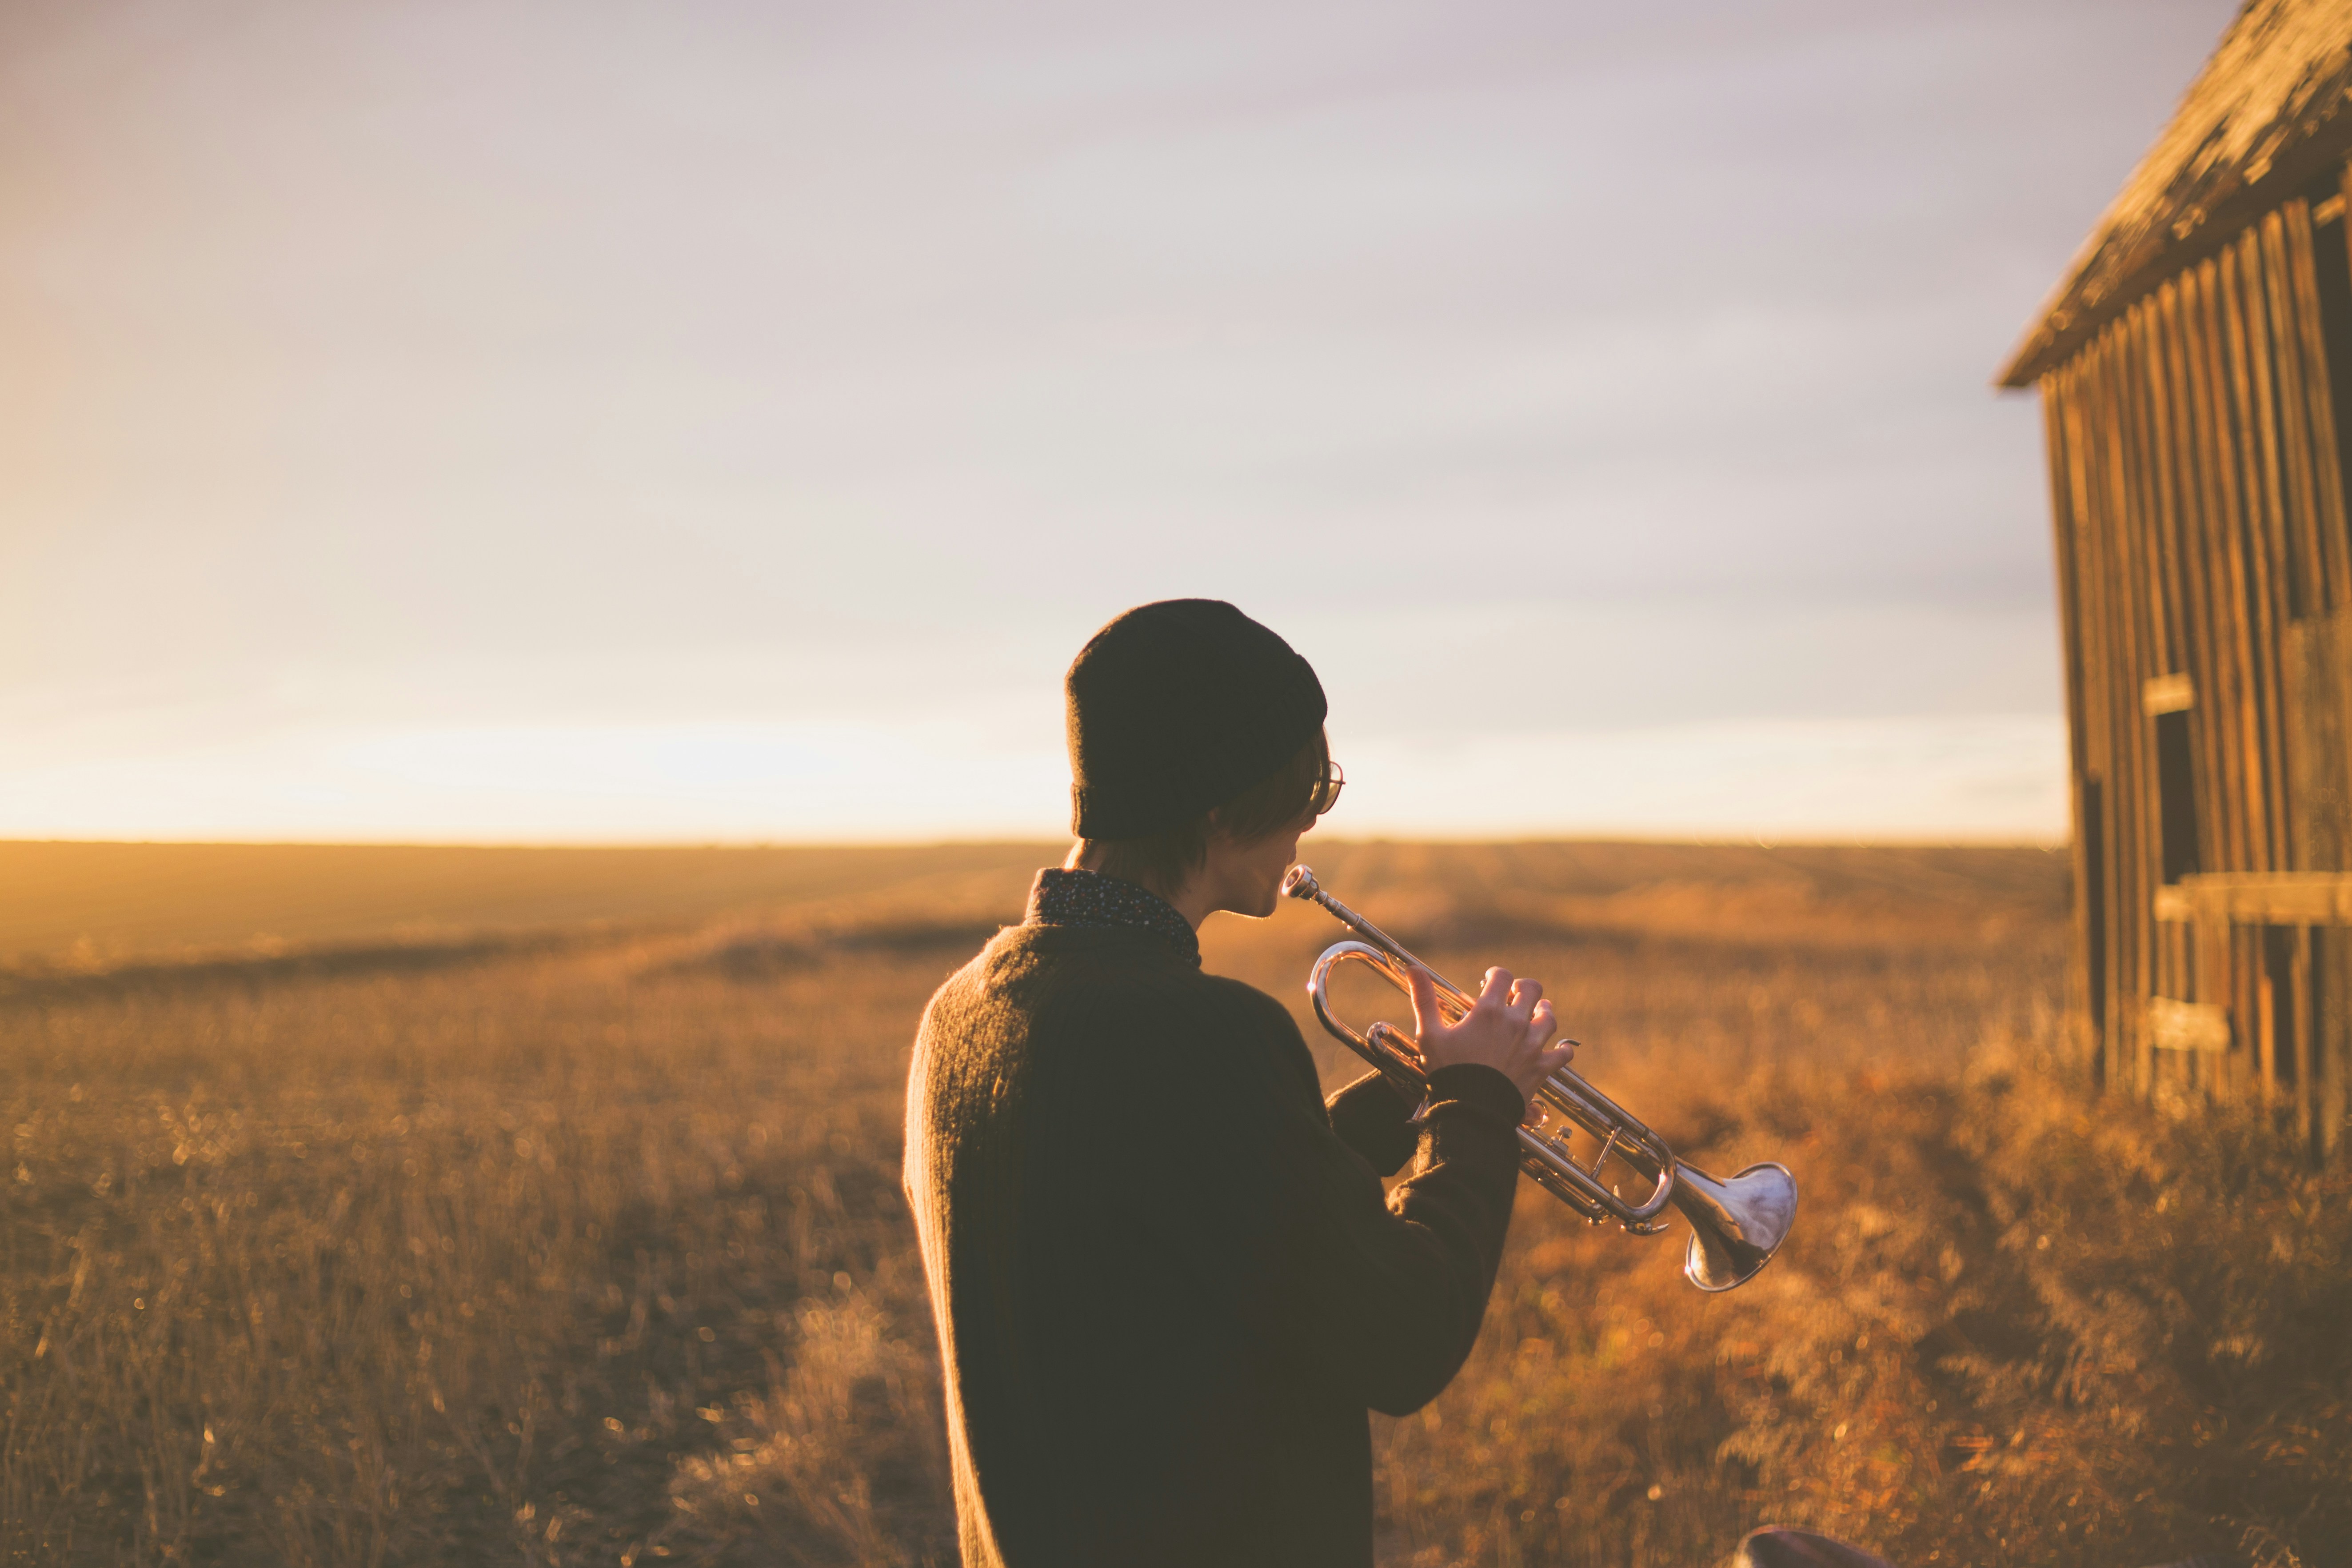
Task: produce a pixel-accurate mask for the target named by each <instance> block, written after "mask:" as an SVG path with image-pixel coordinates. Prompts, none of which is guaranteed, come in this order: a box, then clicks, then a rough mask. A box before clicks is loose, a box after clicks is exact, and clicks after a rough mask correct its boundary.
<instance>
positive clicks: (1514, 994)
mask: <svg viewBox="0 0 2352 1568" xmlns="http://www.w3.org/2000/svg"><path fill="white" fill-rule="evenodd" d="M1542 1000H1543V982H1542V981H1540V980H1520V981H1516V982H1514V983H1513V984H1512V986H1511V1005H1512V1006H1514V1007H1532V1006H1534V1005H1536V1004H1537V1003H1538V1002H1540V1001H1542Z"/></svg>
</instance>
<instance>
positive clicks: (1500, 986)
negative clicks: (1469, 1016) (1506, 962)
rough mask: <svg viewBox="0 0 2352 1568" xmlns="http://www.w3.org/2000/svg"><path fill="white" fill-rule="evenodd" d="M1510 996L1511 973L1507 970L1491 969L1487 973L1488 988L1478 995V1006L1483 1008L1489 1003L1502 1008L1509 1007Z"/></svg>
mask: <svg viewBox="0 0 2352 1568" xmlns="http://www.w3.org/2000/svg"><path fill="white" fill-rule="evenodd" d="M1510 996H1511V972H1510V971H1509V970H1507V969H1490V970H1488V971H1486V988H1485V989H1484V990H1482V991H1480V992H1479V993H1478V1005H1480V1006H1482V1007H1483V1006H1486V1005H1487V1004H1489V1003H1495V1004H1497V1005H1502V1006H1508V1005H1510Z"/></svg>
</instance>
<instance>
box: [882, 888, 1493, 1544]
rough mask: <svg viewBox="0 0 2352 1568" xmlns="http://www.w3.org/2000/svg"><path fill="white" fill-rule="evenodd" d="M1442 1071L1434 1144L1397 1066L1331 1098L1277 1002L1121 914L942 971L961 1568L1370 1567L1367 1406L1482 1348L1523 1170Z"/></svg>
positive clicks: (912, 1105)
mask: <svg viewBox="0 0 2352 1568" xmlns="http://www.w3.org/2000/svg"><path fill="white" fill-rule="evenodd" d="M1433 1090H1434V1093H1435V1097H1436V1101H1435V1105H1434V1108H1433V1110H1432V1112H1431V1114H1430V1116H1429V1117H1428V1118H1427V1120H1426V1122H1425V1124H1424V1125H1423V1127H1422V1128H1420V1129H1418V1130H1416V1129H1413V1128H1412V1127H1411V1126H1409V1125H1408V1124H1407V1122H1406V1120H1405V1115H1406V1110H1405V1107H1404V1106H1403V1105H1402V1102H1401V1101H1400V1100H1399V1099H1398V1097H1397V1096H1396V1095H1395V1093H1394V1092H1393V1091H1391V1089H1389V1087H1388V1086H1387V1085H1386V1084H1385V1083H1384V1082H1382V1081H1381V1079H1379V1078H1377V1077H1373V1078H1370V1079H1364V1080H1362V1081H1360V1082H1359V1083H1357V1084H1355V1085H1353V1086H1351V1087H1350V1088H1349V1089H1346V1090H1343V1091H1342V1092H1341V1093H1340V1094H1339V1095H1338V1096H1336V1097H1334V1100H1333V1101H1332V1103H1331V1105H1330V1106H1329V1107H1328V1108H1327V1107H1326V1105H1325V1103H1324V1101H1323V1099H1322V1095H1321V1090H1320V1089H1319V1086H1318V1082H1317V1079H1316V1073H1315V1066H1314V1061H1313V1058H1311V1057H1310V1056H1309V1055H1308V1053H1307V1047H1306V1043H1305V1042H1304V1041H1303V1040H1301V1039H1300V1037H1299V1035H1298V1028H1297V1025H1296V1024H1295V1023H1293V1022H1292V1020H1291V1017H1290V1015H1289V1013H1288V1012H1287V1011H1286V1010H1285V1009H1284V1008H1283V1006H1282V1005H1280V1004H1279V1003H1277V1002H1276V1001H1275V1000H1274V999H1273V998H1272V997H1269V996H1267V995H1265V994H1263V993H1261V992H1258V991H1255V990H1253V989H1251V988H1250V987H1248V986H1246V985H1244V984H1240V983H1238V982H1236V981H1232V980H1225V979H1220V978H1216V977H1213V976H1210V975H1206V974H1203V973H1201V971H1200V970H1199V968H1198V967H1197V965H1196V963H1194V962H1193V961H1192V960H1191V959H1189V958H1188V957H1187V956H1186V955H1185V954H1183V953H1182V952H1179V951H1178V950H1177V948H1176V947H1175V946H1174V945H1172V944H1171V942H1169V941H1167V940H1165V939H1164V938H1163V937H1162V936H1160V935H1157V934H1154V933H1152V932H1151V931H1144V930H1139V929H1134V928H1131V927H1130V928H1128V929H1098V928H1097V929H1088V928H1085V927H1076V926H1052V925H1041V924H1038V923H1035V921H1034V919H1033V921H1032V922H1031V923H1028V924H1024V925H1021V926H1015V927H1013V928H1010V929H1008V930H1006V931H1002V932H1000V933H999V934H998V935H997V937H996V938H995V940H994V941H992V942H990V943H989V944H988V946H987V947H986V948H985V949H983V950H982V952H981V953H980V955H979V956H978V957H976V958H974V959H973V960H972V961H971V963H968V964H966V965H965V966H964V967H963V968H962V969H961V971H959V972H958V973H956V974H955V975H953V976H952V977H950V979H949V981H948V982H947V984H944V985H942V986H941V987H940V990H939V993H938V994H936V995H935V996H933V997H932V998H931V1004H930V1006H929V1009H927V1010H926V1012H925V1014H924V1016H923V1023H922V1028H921V1032H920V1034H919V1036H918V1037H917V1040H916V1047H915V1059H914V1069H913V1073H912V1075H911V1078H910V1080H909V1082H908V1109H907V1172H906V1175H907V1191H908V1198H909V1200H910V1201H911V1203H912V1205H913V1207H914V1213H915V1221H916V1226H917V1228H918V1230H919V1234H920V1236H921V1240H922V1247H923V1262H924V1267H925V1268H926V1269H927V1271H928V1273H929V1279H930V1289H931V1304H932V1310H933V1312H934V1314H935V1317H936V1320H937V1322H938V1327H939V1336H940V1356H941V1360H942V1363H943V1364H944V1367H945V1371H946V1377H947V1416H948V1436H949V1443H950V1453H951V1457H952V1460H953V1465H954V1474H955V1492H956V1511H957V1516H958V1520H959V1524H960V1529H961V1538H962V1545H963V1557H964V1562H965V1563H966V1564H967V1565H968V1568H997V1565H1000V1564H1001V1565H1005V1568H1063V1565H1081V1564H1086V1565H1092V1564H1101V1565H1103V1568H1126V1565H1130V1564H1133V1565H1146V1564H1159V1563H1165V1564H1178V1563H1181V1564H1187V1565H1199V1568H1212V1565H1217V1568H1222V1565H1229V1564H1230V1565H1244V1564H1251V1563H1265V1564H1269V1565H1271V1564H1277V1563H1278V1564H1284V1565H1286V1568H1306V1565H1313V1564H1326V1563H1328V1564H1333V1565H1340V1564H1345V1565H1347V1568H1364V1565H1366V1564H1369V1563H1370V1562H1371V1560H1372V1490H1371V1440H1370V1422H1369V1420H1368V1418H1367V1416H1366V1415H1365V1411H1366V1409H1367V1407H1369V1408H1371V1409H1376V1410H1381V1411H1384V1412H1387V1413H1390V1414H1392V1415H1402V1414H1404V1413H1406V1412H1408V1411H1412V1410H1414V1409H1417V1408H1418V1407H1419V1406H1421V1405H1423V1404H1425V1403H1427V1402H1428V1401H1429V1400H1430V1399H1431V1398H1433V1396H1434V1395H1435V1394H1437V1392H1438V1391H1439V1390H1440V1389H1442V1388H1443V1387H1444V1386H1445V1384H1446V1382H1447V1381H1448V1380H1449V1379H1450V1378H1452V1376H1453V1375H1454V1372H1455V1371H1456V1370H1457V1369H1458V1368H1459V1367H1460V1366H1461V1364H1462V1362H1463V1359H1464V1358H1465V1356H1466V1355H1468V1353H1469V1352H1470V1347H1471V1343H1472V1342H1473V1341H1474V1340H1475V1338H1476V1335H1477V1331H1478V1322H1479V1319H1480V1317H1481V1316H1482V1315H1483V1314H1484V1313H1485V1311H1486V1298H1487V1294H1488V1292H1489V1291H1490V1290H1491V1289H1492V1288H1493V1285H1494V1279H1495V1268H1496V1261H1497V1258H1499V1256H1500V1254H1501V1251H1502V1246H1503V1235H1504V1229H1505V1226H1506V1225H1507V1223H1508V1220H1509V1216H1510V1206H1511V1199H1512V1196H1513V1188H1514V1184H1515V1181H1516V1173H1517V1157H1516V1144H1515V1142H1514V1140H1513V1137H1512V1131H1511V1130H1512V1127H1513V1124H1514V1122H1515V1121H1516V1120H1517V1116H1518V1113H1519V1110H1520V1108H1521V1100H1520V1098H1519V1094H1518V1091H1517V1089H1515V1088H1514V1087H1513V1086H1512V1085H1511V1083H1510V1081H1509V1080H1508V1079H1506V1078H1505V1077H1504V1076H1503V1075H1502V1074H1500V1073H1498V1072H1496V1071H1495V1070H1494V1069H1493V1068H1485V1067H1468V1066H1465V1067H1454V1068H1445V1069H1443V1070H1441V1071H1440V1072H1439V1073H1437V1074H1436V1075H1435V1079H1434V1081H1433ZM1335 1128H1336V1131H1335ZM1416 1152H1417V1154H1418V1157H1419V1164H1418V1168H1417V1169H1416V1171H1415V1173H1414V1174H1413V1175H1412V1177H1411V1178H1410V1179H1409V1180H1407V1181H1405V1182H1403V1183H1402V1184H1399V1185H1398V1187H1397V1188H1396V1190H1395V1192H1394V1194H1393V1195H1391V1196H1390V1197H1388V1198H1386V1199H1385V1200H1384V1199H1383V1196H1382V1194H1381V1182H1380V1176H1381V1175H1384V1174H1390V1173H1394V1172H1395V1171H1396V1170H1397V1169H1398V1168H1400V1167H1401V1166H1402V1163H1403V1162H1404V1161H1405V1160H1406V1159H1407V1158H1409V1157H1412V1155H1414V1154H1415V1153H1416Z"/></svg>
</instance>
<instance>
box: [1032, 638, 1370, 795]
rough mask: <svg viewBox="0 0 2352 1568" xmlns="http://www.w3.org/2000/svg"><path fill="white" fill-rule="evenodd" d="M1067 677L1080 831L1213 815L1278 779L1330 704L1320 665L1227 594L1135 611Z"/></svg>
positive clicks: (1085, 651) (1081, 654)
mask: <svg viewBox="0 0 2352 1568" xmlns="http://www.w3.org/2000/svg"><path fill="white" fill-rule="evenodd" d="M1064 684H1065V689H1066V690H1067V692H1068V694H1069V715H1070V717H1069V726H1070V816H1071V824H1070V826H1071V830H1072V831H1073V832H1075V833H1076V835H1077V836H1078V837H1081V838H1142V837H1148V836H1150V835H1151V834H1155V833H1162V832H1165V831H1167V830H1168V829H1169V828H1171V827H1177V826H1181V825H1183V824H1184V823H1187V822H1190V821H1192V819H1193V818H1195V817H1198V816H1202V814H1203V813H1205V812H1210V811H1213V810H1215V809H1216V808H1217V807H1218V806H1221V805H1224V804H1225V803H1226V802H1227V801H1229V800H1232V799H1233V798H1234V796H1235V795H1240V794H1241V793H1242V792H1243V791H1244V790H1246V789H1248V788H1250V787H1251V786H1252V785H1254V784H1263V783H1265V781H1266V780H1267V779H1269V778H1272V777H1273V776H1274V774H1275V773H1276V770H1277V769H1279V768H1280V767H1281V766H1282V764H1283V763H1286V762H1288V761H1289V760H1290V759H1291V757H1292V756H1294V755H1295V754H1296V753H1297V751H1298V749H1299V748H1300V747H1301V746H1304V745H1305V744H1307V742H1308V741H1311V740H1313V739H1314V738H1315V731H1317V730H1318V729H1319V728H1321V727H1322V723H1323V715H1324V713H1325V712H1326V711H1327V708H1326V705H1325V703H1324V700H1323V683H1322V682H1321V681H1319V680H1317V679H1315V670H1314V668H1313V667H1312V666H1310V665H1309V664H1308V663H1307V661H1306V660H1305V659H1303V658H1299V657H1298V656H1297V654H1295V653H1293V652H1291V651H1290V645H1289V644H1288V643H1286V642H1284V641H1283V640H1282V639H1281V638H1280V637H1276V636H1275V635H1274V634H1273V633H1272V632H1270V631H1268V630H1266V629H1265V627H1264V626H1260V625H1258V624H1257V623H1256V622H1255V621H1254V620H1251V619H1250V618H1249V617H1248V616H1244V615H1243V614H1242V613H1241V612H1240V611H1239V610H1236V609H1234V607H1233V606H1232V605H1228V604H1226V603H1225V602H1224V601H1223V600H1222V599H1163V600H1161V601H1160V602H1159V603H1158V604H1156V605H1139V606H1137V607H1136V608H1134V609H1132V610H1129V611H1128V612H1127V614H1125V615H1123V616H1119V617H1118V619H1117V620H1115V621H1113V622H1111V623H1110V625H1108V626H1105V627H1103V629H1102V630H1100V631H1098V632H1097V633H1096V634H1095V635H1094V639H1093V640H1092V641H1090V642H1088V643H1087V646H1086V647H1083V648H1080V649H1079V650H1078V657H1077V658H1076V660H1075V661H1074V662H1073V663H1072V664H1071V666H1070V674H1069V679H1067V680H1066V682H1065V683H1064Z"/></svg>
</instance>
